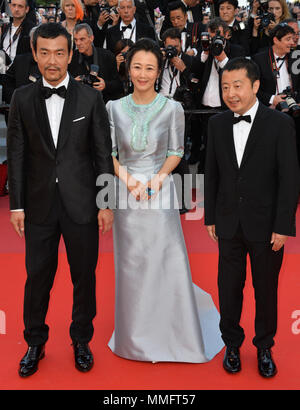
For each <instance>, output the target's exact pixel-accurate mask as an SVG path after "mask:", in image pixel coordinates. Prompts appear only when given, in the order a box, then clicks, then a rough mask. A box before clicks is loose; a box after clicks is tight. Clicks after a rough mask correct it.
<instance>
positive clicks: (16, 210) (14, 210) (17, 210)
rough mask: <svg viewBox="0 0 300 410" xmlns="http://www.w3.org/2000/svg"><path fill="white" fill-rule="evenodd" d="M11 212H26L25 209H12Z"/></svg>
mask: <svg viewBox="0 0 300 410" xmlns="http://www.w3.org/2000/svg"><path fill="white" fill-rule="evenodd" d="M10 212H24V209H11V210H10Z"/></svg>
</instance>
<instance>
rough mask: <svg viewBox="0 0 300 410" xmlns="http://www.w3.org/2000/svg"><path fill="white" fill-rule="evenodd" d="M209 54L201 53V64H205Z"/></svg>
mask: <svg viewBox="0 0 300 410" xmlns="http://www.w3.org/2000/svg"><path fill="white" fill-rule="evenodd" d="M208 56H209V54H205V52H204V51H202V53H201V63H205V62H206V60H207V59H208Z"/></svg>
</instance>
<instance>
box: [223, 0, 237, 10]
mask: <svg viewBox="0 0 300 410" xmlns="http://www.w3.org/2000/svg"><path fill="white" fill-rule="evenodd" d="M223 3H229V4H231V5H232V6H233V7H234V8H235V9H237V8H238V7H239V2H238V0H219V2H218V7H220V6H221V4H223Z"/></svg>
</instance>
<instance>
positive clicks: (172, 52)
mask: <svg viewBox="0 0 300 410" xmlns="http://www.w3.org/2000/svg"><path fill="white" fill-rule="evenodd" d="M163 51H164V52H165V56H166V58H167V59H168V60H171V59H172V58H174V57H176V56H177V54H178V53H177V48H176V47H174V46H168V47H166V48H164V49H163Z"/></svg>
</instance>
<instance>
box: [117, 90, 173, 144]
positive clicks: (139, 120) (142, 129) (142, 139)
mask: <svg viewBox="0 0 300 410" xmlns="http://www.w3.org/2000/svg"><path fill="white" fill-rule="evenodd" d="M166 102H167V98H166V97H164V96H163V95H161V94H157V95H156V97H155V98H154V100H153V101H151V103H149V104H136V103H135V102H134V101H133V98H132V95H131V94H130V95H127V96H126V97H124V98H122V99H121V105H122V107H123V109H124V110H125V112H126V113H127V114H128V115H129V116H130V118H131V119H132V129H131V141H130V146H131V148H132V149H133V151H137V152H140V151H144V150H145V149H146V147H147V144H148V141H147V137H148V131H149V123H150V121H151V120H152V119H153V118H154V117H155V116H156V115H157V114H158V113H159V111H161V110H162V108H163V107H164V105H165V104H166Z"/></svg>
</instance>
